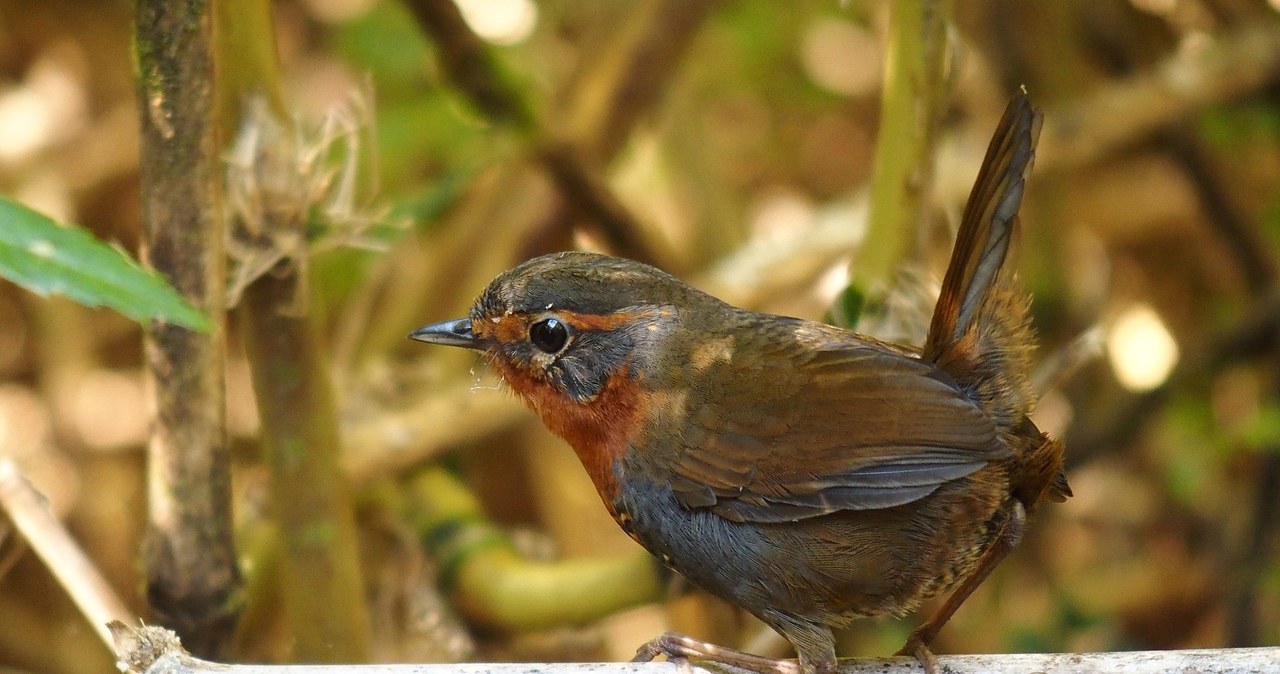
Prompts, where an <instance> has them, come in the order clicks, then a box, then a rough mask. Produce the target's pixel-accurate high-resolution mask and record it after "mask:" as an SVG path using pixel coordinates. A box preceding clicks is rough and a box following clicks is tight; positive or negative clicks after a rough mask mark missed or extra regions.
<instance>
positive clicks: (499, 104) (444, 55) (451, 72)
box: [405, 0, 534, 130]
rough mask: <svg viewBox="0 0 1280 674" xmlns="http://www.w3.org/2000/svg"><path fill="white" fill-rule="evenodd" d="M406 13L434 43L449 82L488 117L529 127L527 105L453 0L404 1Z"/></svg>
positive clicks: (530, 109) (529, 116)
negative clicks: (410, 14) (407, 12)
mask: <svg viewBox="0 0 1280 674" xmlns="http://www.w3.org/2000/svg"><path fill="white" fill-rule="evenodd" d="M405 5H406V6H407V7H408V8H409V12H410V13H412V14H413V17H414V18H415V19H417V21H418V25H419V26H421V27H422V30H423V32H425V33H426V34H427V35H429V36H430V37H431V39H432V40H433V41H434V42H435V45H436V53H437V55H438V56H439V58H440V66H441V69H442V70H443V71H444V74H445V77H447V78H448V79H449V81H450V83H452V84H453V86H454V87H456V88H457V89H458V90H459V91H461V92H463V93H464V94H465V95H466V96H467V98H469V99H471V103H472V104H473V105H475V106H476V107H477V108H479V110H480V112H482V113H484V115H485V116H487V117H488V118H489V119H492V120H494V121H497V122H505V123H511V124H514V125H516V126H517V127H518V128H520V129H524V130H528V129H531V128H532V126H533V124H534V115H533V111H532V108H531V106H530V105H529V104H528V103H527V102H526V101H525V100H524V99H523V98H522V97H521V96H520V94H519V93H518V92H517V91H516V90H515V88H513V87H512V86H511V85H510V84H509V83H508V82H507V78H506V75H505V74H504V73H503V72H502V69H501V67H500V66H499V65H498V62H497V60H496V59H495V58H494V57H493V54H492V53H491V52H490V51H489V49H488V48H487V47H486V46H485V43H484V40H482V39H480V36H479V35H476V34H475V31H473V30H471V26H468V25H467V22H466V21H465V20H463V18H462V12H460V11H458V6H457V5H456V4H454V2H453V0H406V1H405Z"/></svg>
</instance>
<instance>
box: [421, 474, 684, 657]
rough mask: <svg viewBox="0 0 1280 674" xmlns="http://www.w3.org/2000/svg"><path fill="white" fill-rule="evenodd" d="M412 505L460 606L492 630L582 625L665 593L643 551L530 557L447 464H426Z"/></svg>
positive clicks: (655, 568)
mask: <svg viewBox="0 0 1280 674" xmlns="http://www.w3.org/2000/svg"><path fill="white" fill-rule="evenodd" d="M406 509H407V513H406V519H408V520H409V522H410V523H411V526H413V528H414V530H415V531H416V532H417V533H418V535H419V536H420V537H421V538H422V539H423V540H424V541H425V542H426V545H427V548H428V549H429V550H430V551H431V553H432V554H433V555H434V557H435V558H436V561H437V563H438V564H439V565H440V568H441V582H442V584H443V585H444V589H445V590H447V591H448V592H449V594H450V596H451V598H452V599H453V601H454V603H455V604H456V605H457V607H458V610H459V611H461V612H462V613H463V614H464V615H465V616H466V617H467V619H468V620H470V621H471V622H474V623H476V624H479V625H483V626H485V627H488V628H490V629H497V630H509V631H516V630H534V629H545V628H549V627H557V626H563V625H581V624H585V623H589V622H592V621H595V620H598V619H600V618H602V617H604V616H607V615H609V614H611V613H615V612H617V611H620V610H623V609H626V608H630V607H632V606H637V605H640V604H644V603H648V602H652V601H656V600H657V599H659V598H660V597H661V596H662V589H663V582H662V574H661V573H660V571H659V567H658V565H657V563H656V562H655V560H654V559H653V557H651V556H650V555H649V554H648V553H646V552H644V551H642V550H638V549H637V550H636V551H635V552H634V553H633V554H628V555H624V556H620V557H611V558H591V559H574V560H565V561H557V562H537V561H530V560H527V559H524V558H523V557H521V556H520V555H519V553H517V552H516V551H515V549H514V548H513V547H512V546H511V543H510V541H509V540H508V539H507V537H506V536H505V535H504V534H503V533H502V532H501V531H500V530H498V528H497V527H495V526H494V525H493V524H491V523H489V522H488V521H486V520H485V519H484V514H483V512H482V511H481V508H480V504H479V503H478V502H477V501H476V499H475V497H474V496H473V495H472V494H471V492H470V491H468V489H467V487H466V486H465V485H463V484H462V483H461V482H459V481H458V480H457V478H455V477H454V476H453V475H451V474H449V473H448V472H446V471H445V470H444V469H441V468H430V469H426V470H424V471H423V472H422V473H420V474H419V475H418V476H417V477H416V478H414V480H413V481H412V483H411V484H410V485H409V502H408V504H407V507H406Z"/></svg>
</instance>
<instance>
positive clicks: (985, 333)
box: [410, 94, 1070, 673]
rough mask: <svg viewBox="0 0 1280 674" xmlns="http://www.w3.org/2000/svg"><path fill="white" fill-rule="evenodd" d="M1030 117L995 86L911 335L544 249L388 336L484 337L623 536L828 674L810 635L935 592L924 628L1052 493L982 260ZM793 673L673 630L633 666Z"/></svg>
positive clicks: (1000, 307)
mask: <svg viewBox="0 0 1280 674" xmlns="http://www.w3.org/2000/svg"><path fill="white" fill-rule="evenodd" d="M1039 129H1040V114H1039V112H1038V111H1036V110H1035V109H1034V108H1032V107H1031V105H1030V103H1029V102H1028V101H1027V99H1026V96H1025V95H1021V94H1020V95H1018V96H1016V97H1015V98H1014V99H1013V101H1012V102H1011V103H1010V104H1009V107H1008V110H1007V111H1006V112H1005V114H1004V117H1003V118H1002V119H1001V121H1000V125H999V128H998V129H997V130H996V133H995V137H994V139H993V140H992V142H991V146H990V148H989V149H988V150H987V155H986V158H985V160H984V162H983V165H982V169H981V171H980V172H979V174H978V178H977V181H976V184H975V185H974V188H973V192H972V193H971V194H970V196H969V202H968V204H967V206H966V207H965V210H964V215H963V219H962V222H961V225H960V231H959V234H958V237H957V240H956V245H955V250H954V252H953V254H952V257H951V262H950V265H949V267H948V268H947V273H946V276H945V278H944V279H943V284H942V291H941V296H940V297H939V299H938V304H937V308H936V309H935V311H934V315H933V321H932V323H931V325H930V328H929V333H928V337H927V339H926V341H925V344H924V346H923V348H921V349H915V348H911V347H907V346H899V345H896V344H887V343H884V342H880V341H877V340H875V339H872V338H870V337H866V336H863V335H859V334H857V333H855V332H853V331H850V330H844V329H841V328H836V327H832V326H829V325H823V324H821V323H814V322H811V321H806V320H801V319H797V318H788V317H784V316H775V315H769V314H761V313H756V312H752V311H746V310H744V309H739V308H736V307H733V306H730V305H728V304H725V303H724V302H721V301H720V300H718V299H716V298H714V297H711V296H710V295H707V294H705V293H702V292H700V291H698V290H695V289H694V288H692V287H690V286H688V285H686V284H685V283H683V282H681V281H680V280H678V279H676V278H674V277H672V276H670V275H668V274H666V273H664V272H662V271H659V270H658V269H655V268H653V267H650V266H648V265H644V264H640V263H638V262H632V261H629V260H621V259H617V258H611V257H606V256H603V255H594V254H590V253H580V252H568V253H557V254H553V255H546V256H543V257H539V258H536V259H533V260H529V261H528V262H525V263H523V264H521V265H519V266H518V267H516V268H514V269H512V270H510V271H508V272H506V273H504V274H502V275H500V276H498V277H497V278H496V279H494V281H493V282H492V283H491V284H490V285H489V287H488V288H487V289H486V290H485V291H484V292H483V293H482V294H481V295H480V298H479V299H478V300H477V301H476V303H475V305H474V307H473V308H472V310H471V315H470V316H469V317H468V318H463V319H458V320H451V321H445V322H443V323H436V324H434V325H428V326H425V327H423V328H421V329H419V330H417V331H415V332H414V333H413V334H411V335H410V337H412V338H413V339H417V340H421V341H424V342H432V343H435V344H446V345H450V346H461V347H465V348H470V349H477V350H480V351H483V352H485V353H486V354H487V355H488V357H489V359H490V361H491V362H492V364H493V366H494V367H495V368H496V369H497V370H498V372H499V373H500V374H501V376H502V379H503V381H504V382H505V383H506V385H507V386H509V387H510V388H511V390H513V391H514V392H515V393H516V394H517V395H519V396H520V398H522V399H523V400H524V401H525V403H527V404H528V405H529V407H530V408H532V409H533V411H534V412H536V413H537V414H538V416H540V417H541V418H542V421H543V422H544V423H545V424H546V425H547V427H548V428H550V429H551V430H552V431H554V432H555V433H557V434H559V435H560V436H561V437H563V438H564V439H565V440H567V441H568V442H569V444H570V445H572V447H573V449H574V450H575V451H576V453H577V455H578V458H579V459H581V461H582V464H583V466H584V467H585V468H586V470H587V473H588V474H590V476H591V479H592V480H593V481H594V483H595V486H596V489H597V490H598V491H599V493H600V497H601V498H602V499H603V500H604V504H605V507H606V508H608V509H609V512H610V513H611V514H612V515H613V517H614V519H615V520H617V522H618V524H619V525H620V526H621V527H622V529H623V530H624V531H626V532H627V533H628V534H629V535H630V536H631V537H632V538H634V539H635V540H636V541H638V542H639V543H640V544H641V545H643V546H644V547H645V548H647V549H648V550H649V551H650V552H652V553H653V554H654V555H656V556H658V557H659V558H661V559H662V561H663V562H665V563H666V564H667V565H669V566H670V567H671V568H673V569H675V570H676V571H678V572H680V573H681V574H683V575H684V576H685V577H687V578H688V579H689V580H691V581H692V582H694V583H695V584H697V585H699V586H701V587H702V588H704V589H706V590H707V591H709V592H711V593H713V594H716V595H718V596H720V597H723V598H724V599H726V600H728V601H730V602H732V603H734V604H737V605H738V606H741V607H743V608H745V609H746V610H748V611H750V612H751V613H752V614H754V615H755V616H756V617H758V618H759V619H760V620H762V621H764V622H765V623H766V624H768V625H769V626H771V627H772V628H774V629H775V630H777V631H778V632H780V633H781V634H782V635H783V636H785V637H786V638H787V639H788V640H789V641H790V642H791V644H792V645H793V646H794V647H795V649H796V652H797V654H798V655H799V663H798V664H799V670H800V671H802V672H805V673H811V672H831V671H833V670H834V669H835V668H836V655H835V649H834V645H833V637H832V633H831V630H832V628H833V627H841V626H844V625H847V624H848V623H849V622H850V621H852V620H853V619H855V618H857V617H860V616H874V615H881V614H894V615H901V614H903V613H905V612H907V611H910V610H911V609H913V608H914V607H916V606H917V605H918V604H919V603H920V602H921V601H922V600H924V599H927V598H930V597H933V596H936V595H939V594H941V593H944V592H948V591H951V595H950V597H949V598H948V599H947V600H946V601H945V602H944V603H943V604H942V606H941V607H940V608H939V610H938V611H937V612H936V613H935V614H934V615H933V616H931V617H930V618H929V619H928V620H927V621H925V623H924V624H923V625H921V626H920V627H919V628H918V629H916V630H915V631H914V632H913V633H912V635H911V637H910V639H909V640H908V642H907V644H906V645H905V646H904V647H903V649H902V651H901V654H907V655H915V656H916V657H917V658H919V659H920V660H921V662H922V663H923V664H925V666H926V668H929V669H931V670H935V671H936V670H937V664H936V662H935V661H934V660H933V656H932V654H931V653H930V651H929V649H928V646H929V642H930V641H931V640H932V639H933V637H934V636H935V634H936V633H937V631H938V629H939V628H940V627H942V625H943V624H944V623H945V622H946V621H947V619H948V618H950V617H951V615H952V613H954V612H955V610H956V609H957V608H958V607H959V605H960V604H961V603H962V602H963V601H964V599H965V598H966V597H968V596H969V594H970V593H971V592H972V591H973V590H974V589H975V588H976V587H977V586H978V585H979V584H981V583H982V581H983V579H985V578H986V577H987V575H988V574H989V573H990V572H991V570H992V569H993V568H995V566H996V565H997V564H998V563H999V562H1000V560H1001V559H1003V558H1004V556H1005V555H1006V554H1008V553H1009V551H1010V550H1011V549H1012V548H1013V547H1014V546H1015V545H1016V544H1017V542H1018V540H1019V538H1020V537H1021V535H1022V530H1023V525H1024V522H1025V519H1026V517H1027V514H1028V513H1029V512H1031V511H1032V510H1034V509H1035V507H1036V506H1037V505H1038V504H1039V503H1040V502H1041V501H1042V500H1044V499H1046V498H1047V499H1049V500H1054V501H1062V500H1064V499H1065V498H1066V497H1067V496H1069V495H1070V489H1069V488H1068V486H1067V482H1066V477H1065V475H1064V473H1063V468H1062V466H1063V459H1062V444H1061V443H1060V442H1058V441H1057V440H1054V439H1052V438H1050V437H1048V436H1047V435H1045V434H1044V433H1041V432H1040V430H1039V429H1038V428H1036V426H1035V424H1034V423H1032V421H1031V420H1030V418H1029V417H1028V415H1029V414H1030V413H1031V409H1032V406H1033V404H1034V396H1033V393H1032V390H1031V387H1030V385H1029V383H1028V378H1027V373H1028V369H1029V361H1030V356H1031V351H1032V349H1033V348H1034V338H1033V335H1032V334H1031V330H1030V328H1029V326H1028V307H1029V298H1028V297H1027V295H1026V293H1025V292H1023V291H1021V290H1020V289H1019V288H1018V286H1017V285H1016V284H1015V282H1014V279H1013V277H1012V274H1011V273H1009V272H1006V271H1004V270H1002V267H1003V263H1004V260H1005V255H1006V253H1007V251H1008V247H1009V240H1010V238H1011V236H1012V234H1013V230H1014V228H1015V226H1016V223H1017V212H1018V207H1019V205H1020V203H1021V200H1022V191H1023V186H1024V183H1025V179H1026V174H1027V172H1028V171H1029V170H1030V167H1031V163H1032V160H1033V158H1034V155H1035V144H1036V139H1037V136H1038V133H1039ZM659 654H665V655H667V656H668V657H687V658H692V659H700V660H710V661H717V662H723V663H727V664H731V665H736V666H740V667H745V668H748V669H754V670H760V671H776V672H794V671H796V669H797V663H796V661H793V660H775V659H772V658H765V657H761V656H757V655H752V654H749V653H743V652H740V651H735V650H731V649H727V648H723V647H720V646H716V645H714V644H709V643H705V642H701V641H698V640H695V639H693V638H691V637H687V636H684V635H680V634H675V633H667V634H664V635H661V636H659V637H658V638H656V639H654V640H653V641H651V642H649V643H648V644H646V645H645V646H643V647H642V648H641V649H640V651H639V653H638V655H637V659H652V658H653V657H655V656H657V655H659Z"/></svg>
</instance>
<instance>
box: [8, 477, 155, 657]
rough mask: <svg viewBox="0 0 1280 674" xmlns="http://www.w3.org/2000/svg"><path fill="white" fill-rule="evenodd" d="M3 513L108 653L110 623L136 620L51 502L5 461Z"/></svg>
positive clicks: (110, 642) (110, 643)
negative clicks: (59, 518) (53, 508)
mask: <svg viewBox="0 0 1280 674" xmlns="http://www.w3.org/2000/svg"><path fill="white" fill-rule="evenodd" d="M0 512H3V513H4V515H5V516H6V517H7V518H8V520H9V521H10V522H12V523H13V527H14V529H15V530H16V531H17V533H19V534H21V535H22V538H23V540H25V541H26V542H27V544H28V545H30V546H31V550H32V551H34V552H35V553H36V554H37V555H38V556H39V557H40V559H41V561H43V562H44V564H45V566H46V567H48V569H49V571H50V572H51V573H52V574H53V577H54V578H57V579H58V583H59V584H61V585H62V587H63V588H64V589H66V591H67V595H69V596H70V597H71V600H72V601H74V602H75V604H76V606H77V607H79V609H80V613H81V614H83V615H84V617H85V619H86V620H87V621H88V622H89V624H90V625H92V626H93V629H94V631H95V632H97V633H98V636H99V638H101V639H102V642H103V643H104V644H106V646H107V647H108V648H111V646H112V643H113V642H112V638H111V633H110V632H109V631H108V630H107V623H109V622H111V621H112V620H122V621H126V622H133V621H134V620H135V618H134V617H133V614H132V612H131V611H129V609H128V607H126V606H125V605H124V602H122V601H120V597H118V596H117V595H116V593H115V591H114V590H113V589H112V588H111V586H110V585H108V584H107V580H106V579H105V578H103V577H102V574H101V573H100V572H99V571H98V568H97V567H96V566H94V565H93V562H91V561H89V558H88V557H87V556H86V555H85V554H84V550H82V549H81V548H80V546H79V545H77V544H76V542H75V540H73V539H72V538H71V534H69V533H67V530H66V528H65V527H63V526H62V522H61V521H59V520H58V518H57V517H55V516H54V514H53V513H52V512H50V510H49V506H48V503H47V502H46V501H45V500H44V497H42V496H41V495H40V494H39V492H37V491H36V490H35V489H34V488H33V487H32V486H31V483H29V482H27V479H26V478H25V477H23V475H22V472H21V471H20V470H18V466H17V464H15V463H14V462H13V461H12V460H10V459H8V458H6V457H0Z"/></svg>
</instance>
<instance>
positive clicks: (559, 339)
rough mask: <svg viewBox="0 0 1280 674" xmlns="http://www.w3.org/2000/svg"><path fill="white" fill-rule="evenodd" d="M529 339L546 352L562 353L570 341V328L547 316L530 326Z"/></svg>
mask: <svg viewBox="0 0 1280 674" xmlns="http://www.w3.org/2000/svg"><path fill="white" fill-rule="evenodd" d="M529 341H530V342H533V345H534V346H536V347H538V349H539V350H540V351H545V352H546V353H560V349H563V348H564V345H565V344H566V343H568V341H569V328H566V327H565V325H564V323H562V322H560V321H559V320H557V319H554V318H547V319H544V320H541V321H538V322H537V323H534V324H533V325H530V326H529Z"/></svg>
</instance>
